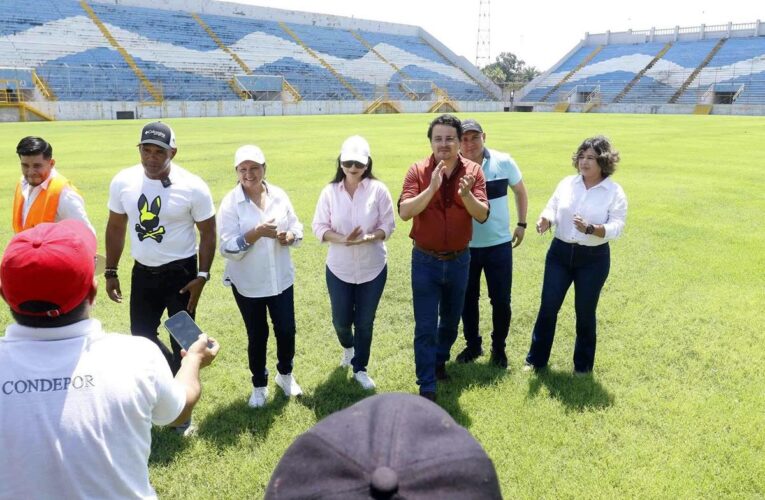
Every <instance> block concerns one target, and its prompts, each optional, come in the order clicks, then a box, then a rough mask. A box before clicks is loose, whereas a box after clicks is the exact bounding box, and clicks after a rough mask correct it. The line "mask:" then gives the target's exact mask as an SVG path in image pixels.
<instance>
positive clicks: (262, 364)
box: [231, 285, 295, 387]
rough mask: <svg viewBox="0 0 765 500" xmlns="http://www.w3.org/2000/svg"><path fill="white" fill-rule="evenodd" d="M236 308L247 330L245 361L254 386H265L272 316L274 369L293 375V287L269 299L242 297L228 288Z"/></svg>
mask: <svg viewBox="0 0 765 500" xmlns="http://www.w3.org/2000/svg"><path fill="white" fill-rule="evenodd" d="M231 290H232V291H233V292H234V299H236V305H237V306H239V312H241V313H242V319H243V320H244V326H245V328H246V329H247V358H248V360H249V364H250V373H252V385H253V387H265V386H267V385H268V369H266V352H267V347H268V319H267V318H266V310H268V314H269V315H270V316H271V323H273V325H274V336H275V337H276V358H277V360H278V362H277V363H276V369H277V370H278V372H279V373H281V374H282V375H287V374H289V373H292V358H294V357H295V297H294V288H293V287H289V288H287V289H286V290H284V291H283V292H282V293H280V294H279V295H272V296H270V297H257V298H252V297H245V296H244V295H241V294H240V293H239V292H237V291H236V287H235V286H233V285H232V286H231Z"/></svg>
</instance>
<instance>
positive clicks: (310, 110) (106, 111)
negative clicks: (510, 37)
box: [0, 101, 502, 122]
mask: <svg viewBox="0 0 765 500" xmlns="http://www.w3.org/2000/svg"><path fill="white" fill-rule="evenodd" d="M29 104H31V105H32V106H33V107H35V108H37V109H39V110H40V111H42V112H43V113H45V114H47V115H50V116H53V117H55V119H56V120H67V121H70V120H114V119H116V118H117V113H118V112H125V111H127V112H132V113H133V116H134V117H135V118H137V119H144V118H146V119H155V118H186V117H223V116H282V115H343V114H361V113H363V112H364V110H365V109H366V107H367V106H368V105H369V104H371V103H366V102H363V101H300V102H298V103H283V102H280V101H164V102H162V104H149V103H142V102H113V101H103V102H102V101H95V102H72V101H68V102H61V101H59V102H48V101H44V102H35V101H29ZM396 104H397V105H398V106H399V108H401V111H403V112H404V113H427V112H428V110H429V108H430V106H432V105H433V103H432V102H430V101H418V102H414V101H396ZM455 104H456V105H457V108H458V110H459V111H461V112H466V113H480V112H493V111H502V103H501V102H497V101H457V102H456V103H455ZM28 116H29V119H30V120H35V119H36V118H35V117H34V116H33V115H31V114H29V113H28ZM16 121H19V113H18V111H17V110H16V109H13V108H0V122H16Z"/></svg>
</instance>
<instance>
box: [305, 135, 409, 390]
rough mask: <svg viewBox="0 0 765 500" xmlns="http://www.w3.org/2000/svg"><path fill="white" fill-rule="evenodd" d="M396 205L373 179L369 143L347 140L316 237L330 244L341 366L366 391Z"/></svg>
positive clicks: (323, 198)
mask: <svg viewBox="0 0 765 500" xmlns="http://www.w3.org/2000/svg"><path fill="white" fill-rule="evenodd" d="M394 227H395V223H394V221H393V201H392V200H391V196H390V192H388V188H386V187H385V184H383V183H382V182H380V181H378V180H376V179H375V177H374V175H372V158H371V157H370V155H369V144H368V143H367V141H366V140H364V138H363V137H360V136H352V137H349V138H348V139H346V140H345V142H344V143H343V146H342V149H341V151H340V156H338V158H337V171H336V173H335V178H334V179H333V180H332V182H330V183H329V185H327V186H326V187H325V188H324V189H323V190H322V192H321V195H320V196H319V201H318V203H317V204H316V213H315V214H314V217H313V233H314V234H315V235H316V237H317V238H318V239H319V241H321V242H327V243H329V252H328V253H327V269H326V277H327V289H328V290H329V298H330V302H331V305H332V324H333V325H334V327H335V332H336V333H337V338H338V340H339V341H340V345H341V346H342V347H343V355H342V361H341V363H340V366H344V367H347V366H353V376H354V379H355V380H356V381H357V382H358V383H359V384H360V385H361V386H362V387H363V388H364V389H367V390H370V389H374V387H375V383H374V381H373V380H372V379H371V378H370V377H369V375H368V374H367V363H368V362H369V353H370V348H371V345H372V327H373V324H374V319H375V313H376V312H377V305H378V304H379V302H380V297H381V296H382V292H383V288H384V287H385V281H386V279H387V276H388V267H387V254H386V249H385V243H383V241H384V240H386V239H387V238H389V237H390V235H391V233H393V229H394Z"/></svg>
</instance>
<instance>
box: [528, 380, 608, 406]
mask: <svg viewBox="0 0 765 500" xmlns="http://www.w3.org/2000/svg"><path fill="white" fill-rule="evenodd" d="M542 387H546V388H547V391H548V392H549V393H550V396H551V397H553V398H555V399H557V400H558V401H560V402H561V403H563V405H564V406H565V407H566V411H576V412H584V411H588V410H599V409H603V408H608V407H609V406H611V405H613V404H614V396H613V394H611V393H610V392H608V390H606V388H605V387H603V384H601V383H600V382H598V381H597V380H595V379H594V378H593V377H592V375H588V376H585V377H578V376H575V375H574V374H573V373H571V372H570V371H560V370H557V371H556V370H550V369H544V370H540V371H538V372H536V373H535V374H534V375H532V376H531V378H530V379H529V397H536V396H537V395H539V391H540V390H541V389H542Z"/></svg>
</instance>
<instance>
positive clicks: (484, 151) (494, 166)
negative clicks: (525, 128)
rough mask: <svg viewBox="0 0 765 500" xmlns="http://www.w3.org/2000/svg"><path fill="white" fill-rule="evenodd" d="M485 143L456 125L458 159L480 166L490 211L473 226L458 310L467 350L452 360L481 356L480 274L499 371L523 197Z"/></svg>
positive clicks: (510, 170)
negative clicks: (513, 218)
mask: <svg viewBox="0 0 765 500" xmlns="http://www.w3.org/2000/svg"><path fill="white" fill-rule="evenodd" d="M485 142H486V134H485V133H484V131H483V128H481V125H480V124H479V123H478V122H477V121H475V120H465V121H463V122H462V140H461V141H460V153H461V154H462V156H464V157H465V158H467V159H468V160H471V161H473V162H475V163H478V164H479V165H481V168H482V170H483V174H484V177H485V178H486V194H487V196H488V198H489V206H490V209H489V220H487V221H486V222H485V223H483V224H478V223H476V221H473V238H472V239H471V240H470V271H469V275H468V285H467V291H466V292H465V303H464V306H463V309H462V328H463V332H464V335H465V342H466V343H467V346H466V347H465V349H464V350H463V351H462V352H461V353H460V354H458V355H457V362H459V363H470V362H472V361H474V360H475V359H476V358H478V357H479V356H480V355H481V354H483V350H482V348H481V335H480V334H479V331H478V323H479V321H478V319H479V318H478V297H479V296H480V288H481V272H483V273H484V274H485V276H486V285H487V288H488V292H489V299H490V301H491V309H492V312H491V316H492V332H491V341H492V349H491V362H492V363H493V364H495V365H496V366H498V367H500V368H507V355H506V354H505V340H506V339H507V334H508V332H509V331H510V317H511V309H510V290H511V287H512V282H513V248H515V247H517V246H518V245H520V244H521V242H522V241H523V236H524V234H525V230H526V208H527V205H528V197H527V195H526V187H525V186H524V185H523V180H522V177H521V171H520V170H519V169H518V165H516V163H515V161H514V160H513V158H512V157H511V156H510V155H509V154H507V153H501V152H499V151H495V150H493V149H489V148H487V147H485ZM508 187H509V188H510V190H511V191H512V192H513V196H514V198H515V208H516V210H517V213H518V222H517V224H516V226H515V228H514V230H513V231H512V233H511V231H510V210H509V207H508V200H507V195H508Z"/></svg>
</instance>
